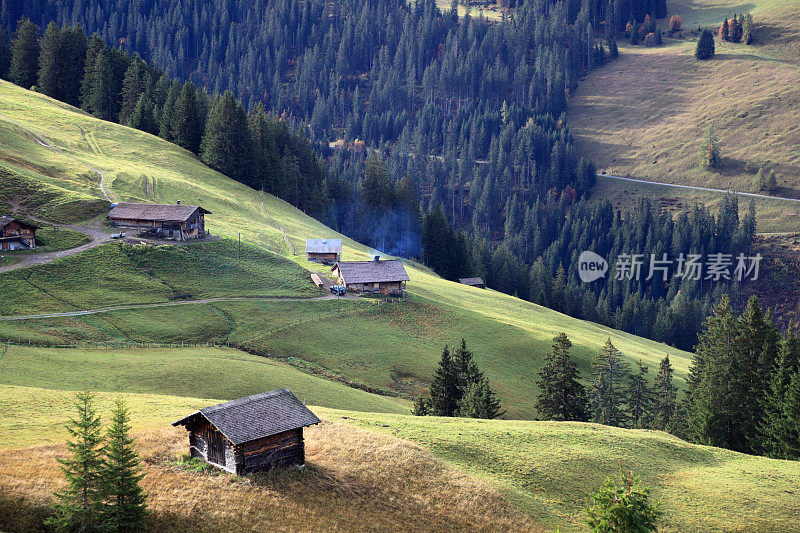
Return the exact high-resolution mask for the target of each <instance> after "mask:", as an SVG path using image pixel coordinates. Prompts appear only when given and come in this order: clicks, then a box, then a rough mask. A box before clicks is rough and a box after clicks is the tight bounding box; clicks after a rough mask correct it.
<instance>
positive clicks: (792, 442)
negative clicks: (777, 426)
mask: <svg viewBox="0 0 800 533" xmlns="http://www.w3.org/2000/svg"><path fill="white" fill-rule="evenodd" d="M783 417H784V427H785V428H786V431H785V432H783V433H782V434H781V435H780V437H779V438H780V440H779V445H780V450H781V453H780V455H781V457H783V458H786V459H793V460H797V459H800V371H798V372H795V373H794V375H793V376H792V380H791V381H790V382H789V386H788V387H787V388H786V397H785V399H784V401H783Z"/></svg>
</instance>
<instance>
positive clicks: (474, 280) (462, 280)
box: [458, 278, 483, 285]
mask: <svg viewBox="0 0 800 533" xmlns="http://www.w3.org/2000/svg"><path fill="white" fill-rule="evenodd" d="M458 282H459V283H463V284H464V285H483V279H482V278H460V279H459V280H458Z"/></svg>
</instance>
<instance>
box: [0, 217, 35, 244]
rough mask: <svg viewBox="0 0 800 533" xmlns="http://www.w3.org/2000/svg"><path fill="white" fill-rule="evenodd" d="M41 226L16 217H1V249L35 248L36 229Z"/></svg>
mask: <svg viewBox="0 0 800 533" xmlns="http://www.w3.org/2000/svg"><path fill="white" fill-rule="evenodd" d="M37 229H39V226H34V225H33V224H28V223H27V222H22V221H21V220H17V219H16V218H12V217H7V216H3V217H0V250H2V251H4V252H5V251H10V250H33V249H35V248H36V230H37Z"/></svg>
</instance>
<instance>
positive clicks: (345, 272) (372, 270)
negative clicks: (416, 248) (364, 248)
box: [333, 259, 411, 284]
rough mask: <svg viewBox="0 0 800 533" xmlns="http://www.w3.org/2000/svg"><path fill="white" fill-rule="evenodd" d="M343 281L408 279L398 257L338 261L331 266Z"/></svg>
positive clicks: (361, 281)
mask: <svg viewBox="0 0 800 533" xmlns="http://www.w3.org/2000/svg"><path fill="white" fill-rule="evenodd" d="M337 267H338V268H339V273H340V274H341V276H342V279H343V280H344V282H345V283H347V284H350V283H380V282H389V281H410V279H411V278H409V277H408V274H407V273H406V268H405V267H404V266H403V262H402V261H400V260H399V259H390V260H388V261H339V262H338V263H336V264H335V265H334V266H333V268H334V269H336V268H337Z"/></svg>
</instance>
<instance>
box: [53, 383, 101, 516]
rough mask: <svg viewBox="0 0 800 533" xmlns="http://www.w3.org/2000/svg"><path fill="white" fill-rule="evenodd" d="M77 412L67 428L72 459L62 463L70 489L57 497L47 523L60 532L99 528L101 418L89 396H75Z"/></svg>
mask: <svg viewBox="0 0 800 533" xmlns="http://www.w3.org/2000/svg"><path fill="white" fill-rule="evenodd" d="M75 409H76V411H77V416H76V418H73V419H70V421H69V423H68V424H67V426H66V427H67V432H68V433H69V435H70V437H71V439H72V440H70V441H68V442H67V449H68V450H69V452H70V453H71V455H72V456H71V457H70V458H69V459H64V460H59V462H60V463H61V470H62V472H63V473H64V477H65V478H66V481H67V487H66V488H65V489H64V490H63V491H61V492H58V493H56V495H55V496H56V499H57V500H58V501H57V503H56V513H55V515H53V516H52V517H50V518H49V519H48V520H47V524H48V525H50V526H52V527H53V528H54V529H56V530H58V531H90V530H93V529H94V528H95V526H96V525H97V507H98V502H99V499H100V497H99V486H100V471H101V465H102V444H103V436H102V433H101V427H100V417H98V416H97V413H96V411H95V409H94V396H93V395H92V394H91V393H89V392H81V393H78V394H77V395H76V397H75Z"/></svg>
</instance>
